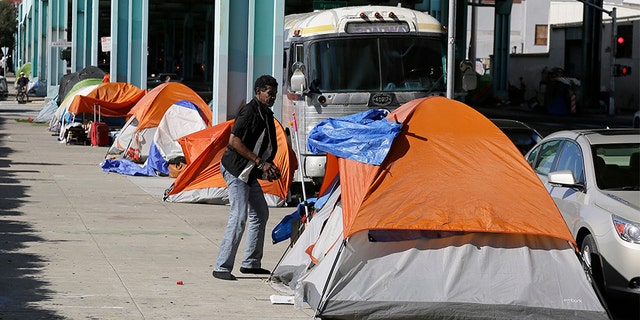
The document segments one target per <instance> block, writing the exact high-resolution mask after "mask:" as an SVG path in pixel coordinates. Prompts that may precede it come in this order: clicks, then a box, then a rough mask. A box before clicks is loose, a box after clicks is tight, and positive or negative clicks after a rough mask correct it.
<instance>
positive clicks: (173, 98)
mask: <svg viewBox="0 0 640 320" xmlns="http://www.w3.org/2000/svg"><path fill="white" fill-rule="evenodd" d="M181 100H188V101H191V102H192V103H193V104H195V105H196V106H197V107H198V109H200V112H201V113H202V114H203V115H204V117H203V118H204V119H206V123H207V125H211V118H212V115H211V109H210V108H209V106H208V105H207V103H206V102H204V100H202V98H201V97H200V96H199V95H198V94H197V93H195V91H193V90H191V88H189V87H187V86H185V85H184V84H182V83H179V82H167V83H163V84H161V85H159V86H157V87H155V88H153V90H151V91H149V92H148V93H147V94H146V95H145V96H144V97H143V98H142V99H140V101H138V103H136V105H135V106H134V107H133V108H131V111H129V114H128V115H127V118H131V117H132V116H133V117H135V118H136V119H138V126H137V129H136V131H140V130H142V129H145V128H151V127H157V126H158V124H160V120H162V117H163V116H164V114H165V112H167V109H169V107H171V105H173V104H174V103H176V102H178V101H181Z"/></svg>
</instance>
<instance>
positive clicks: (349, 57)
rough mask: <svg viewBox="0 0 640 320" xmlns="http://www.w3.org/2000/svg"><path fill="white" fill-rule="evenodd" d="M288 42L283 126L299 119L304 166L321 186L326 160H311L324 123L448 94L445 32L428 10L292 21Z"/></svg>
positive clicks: (366, 9)
mask: <svg viewBox="0 0 640 320" xmlns="http://www.w3.org/2000/svg"><path fill="white" fill-rule="evenodd" d="M284 40H285V41H284V73H283V74H284V78H285V79H284V81H283V86H282V87H283V106H282V118H281V119H282V123H283V125H285V126H287V125H289V124H291V123H293V114H295V118H296V122H297V128H298V130H297V132H296V134H297V137H298V139H297V140H298V141H299V149H298V150H300V153H301V154H300V155H299V161H300V166H301V168H302V169H303V171H302V172H304V173H305V178H304V179H305V181H307V182H313V183H314V184H315V185H318V183H320V182H321V180H322V177H323V175H324V165H325V155H314V154H310V153H309V152H308V151H307V148H306V141H307V134H308V133H309V132H310V130H311V129H313V127H314V126H315V125H316V124H318V123H319V122H320V121H322V120H324V119H326V118H329V117H333V118H335V117H342V116H345V115H349V114H354V113H357V112H361V111H365V110H367V109H369V108H383V109H388V110H393V109H395V108H397V107H398V106H400V105H402V104H404V103H405V102H408V101H411V100H413V99H416V98H420V97H424V96H427V95H443V94H444V92H445V90H446V86H445V81H444V80H445V79H444V78H445V76H444V70H445V67H446V64H445V58H446V42H445V41H446V32H445V30H444V29H443V27H442V25H441V24H440V23H439V22H438V20H436V19H435V18H433V17H432V16H430V15H429V14H427V13H424V12H421V11H416V10H412V9H408V8H402V7H391V6H360V7H343V8H336V9H330V10H324V11H316V12H311V13H302V14H293V15H288V16H286V17H285V34H284ZM294 142H295V141H294ZM295 149H297V148H296V146H295V145H294V150H295ZM299 177H300V175H296V177H295V179H296V181H299V180H300V179H299Z"/></svg>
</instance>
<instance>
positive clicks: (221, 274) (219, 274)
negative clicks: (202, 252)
mask: <svg viewBox="0 0 640 320" xmlns="http://www.w3.org/2000/svg"><path fill="white" fill-rule="evenodd" d="M213 277H214V278H217V279H222V280H236V277H235V276H234V275H232V274H231V272H228V271H215V270H214V271H213Z"/></svg>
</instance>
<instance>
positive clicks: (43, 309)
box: [0, 96, 313, 320]
mask: <svg viewBox="0 0 640 320" xmlns="http://www.w3.org/2000/svg"><path fill="white" fill-rule="evenodd" d="M42 106H43V101H40V100H35V101H33V102H31V103H28V104H24V105H19V104H17V103H16V102H15V100H14V99H13V96H9V99H8V100H7V101H0V274H1V275H2V276H1V277H0V319H2V320H7V319H21V320H23V319H48V320H49V319H154V320H155V319H172V320H173V319H310V318H313V311H312V310H311V309H309V308H308V307H307V308H304V309H302V310H299V309H296V308H294V306H293V305H274V304H271V302H270V300H269V297H270V296H271V295H273V294H280V292H276V290H275V289H273V288H272V287H271V286H270V285H269V284H268V283H267V282H266V278H267V277H259V276H255V275H242V274H240V272H239V271H238V269H239V267H240V260H239V259H238V260H237V262H236V266H235V270H234V274H235V275H236V276H238V278H239V280H238V281H235V282H232V281H222V280H218V279H214V278H213V277H212V276H211V271H212V268H213V262H214V259H215V257H216V254H217V252H218V247H219V244H220V238H221V235H222V232H223V228H224V227H225V225H226V221H227V217H228V210H229V209H228V207H226V206H216V205H201V204H180V203H166V202H163V201H162V193H163V192H164V189H165V188H167V187H169V185H170V184H171V182H172V180H173V179H170V178H161V177H129V176H123V175H119V174H115V173H105V172H102V170H101V169H100V166H99V164H100V162H101V161H102V160H103V159H104V155H105V153H106V150H107V148H105V147H91V146H79V145H65V144H60V143H58V142H57V141H56V137H55V136H52V133H51V132H49V131H47V126H45V125H36V124H33V123H30V122H24V121H19V120H21V119H27V118H29V117H32V118H35V116H37V114H38V112H39V111H40V109H41V108H42ZM292 211H293V208H272V209H271V217H270V220H269V225H268V227H267V231H268V235H267V239H266V244H265V257H264V259H263V267H264V268H267V269H270V270H271V269H273V267H274V266H275V265H276V264H277V262H278V260H279V259H280V257H281V256H282V255H283V253H284V252H285V250H286V246H287V245H288V243H279V244H277V245H272V244H271V240H270V232H271V230H272V229H273V227H274V226H275V225H276V224H277V223H278V222H279V221H280V220H281V219H282V217H284V216H285V215H287V214H289V213H291V212H292ZM243 246H244V244H242V247H241V248H240V251H241V250H242V249H243ZM238 258H241V252H240V253H239V254H238ZM180 282H181V283H182V285H180V284H178V283H180Z"/></svg>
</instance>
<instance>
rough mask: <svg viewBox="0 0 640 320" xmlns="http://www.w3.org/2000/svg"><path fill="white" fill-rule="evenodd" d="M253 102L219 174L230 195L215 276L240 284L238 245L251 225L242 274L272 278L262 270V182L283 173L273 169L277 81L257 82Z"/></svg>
mask: <svg viewBox="0 0 640 320" xmlns="http://www.w3.org/2000/svg"><path fill="white" fill-rule="evenodd" d="M254 92H255V97H254V98H253V99H252V100H251V101H250V102H249V103H247V104H246V105H244V106H243V107H242V108H241V109H240V111H239V112H238V116H237V117H236V120H235V123H234V124H233V128H232V129H231V135H230V137H229V145H228V146H227V150H226V151H225V152H224V154H223V156H222V160H221V162H220V172H221V173H222V176H223V177H224V180H225V182H226V184H227V190H228V193H229V204H230V206H231V209H230V212H229V221H228V222H227V227H226V229H225V231H224V235H223V238H222V243H221V244H220V251H219V252H218V258H217V259H216V265H215V268H214V269H213V276H214V277H215V278H218V279H222V280H236V277H235V276H234V275H233V274H231V270H232V269H233V263H234V260H235V256H236V253H237V251H238V246H239V245H240V240H241V239H242V235H243V233H244V230H245V225H246V224H247V219H248V221H249V223H248V231H247V239H246V245H245V250H244V256H243V259H242V264H241V266H240V272H242V273H250V274H269V273H271V272H270V271H269V270H266V269H263V268H262V266H261V261H262V254H263V248H264V237H265V229H266V225H267V219H268V218H269V207H268V206H267V202H266V200H265V199H264V193H263V192H262V188H261V187H260V184H259V183H258V179H263V180H269V181H273V180H276V179H278V178H279V177H280V170H279V169H278V167H276V166H275V165H274V164H273V162H272V161H273V159H274V157H275V155H276V151H277V148H278V146H277V142H276V130H275V124H274V119H273V111H271V109H270V107H272V106H273V103H274V102H275V100H276V94H277V93H278V82H277V81H276V79H275V78H273V77H272V76H269V75H263V76H261V77H259V78H258V79H257V80H256V82H255V85H254Z"/></svg>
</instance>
